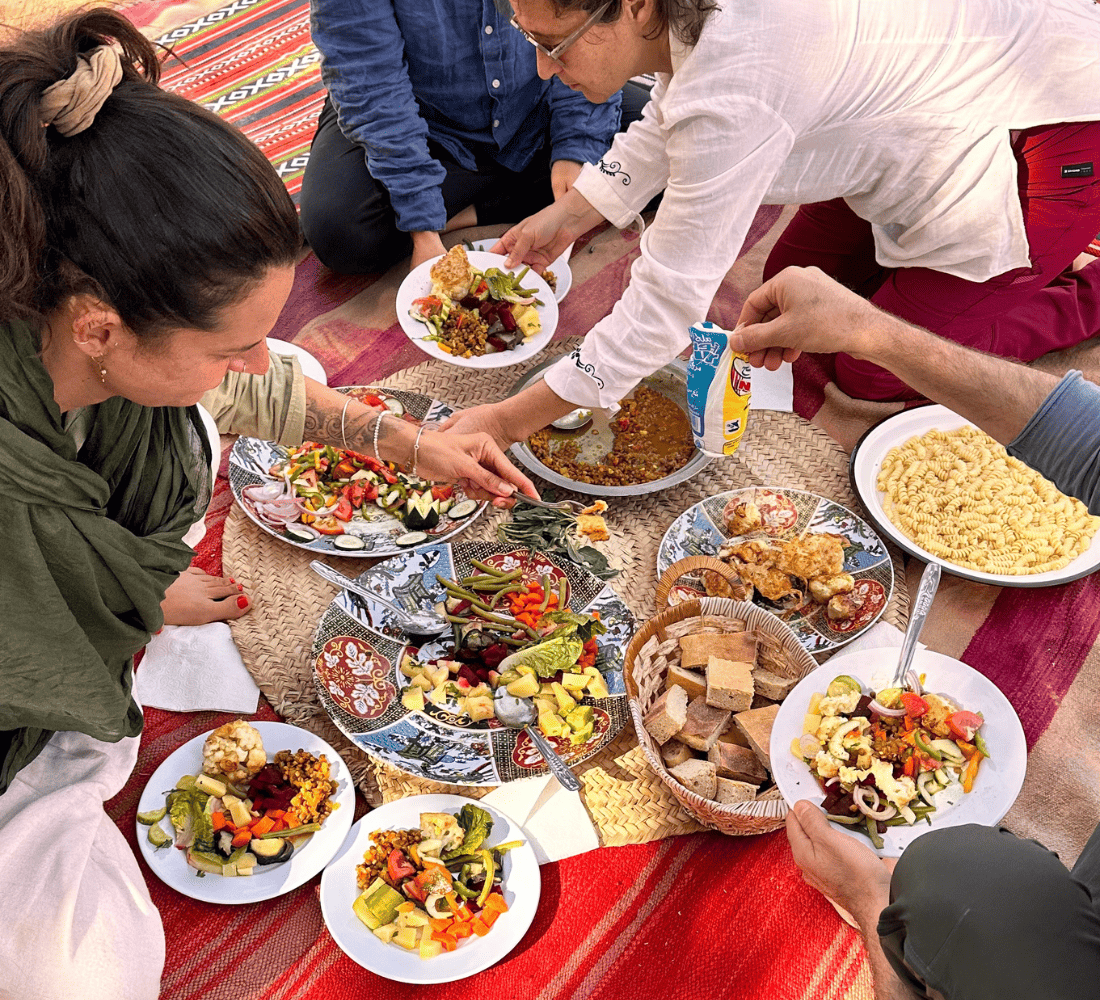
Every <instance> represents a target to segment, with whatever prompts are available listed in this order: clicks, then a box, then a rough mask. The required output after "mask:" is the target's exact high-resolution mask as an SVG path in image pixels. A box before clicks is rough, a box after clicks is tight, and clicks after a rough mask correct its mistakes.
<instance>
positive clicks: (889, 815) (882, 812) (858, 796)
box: [852, 785, 898, 820]
mask: <svg viewBox="0 0 1100 1000" xmlns="http://www.w3.org/2000/svg"><path fill="white" fill-rule="evenodd" d="M868 795H873V796H874V801H873V802H870V803H868V802H867V796H868ZM852 801H853V802H855V804H856V806H857V807H858V809H859V811H860V812H861V813H863V815H864V816H870V817H871V819H879V820H887V819H893V818H894V817H895V816H896V815H897V814H898V811H897V809H896V808H895V807H894V806H892V805H891V804H890V803H889V802H885V801H884V800H883V799H881V798H880V797H879V794H878V790H877V789H875V788H868V787H867V786H866V785H856V787H855V788H853V789H852ZM880 803H882V804H880Z"/></svg>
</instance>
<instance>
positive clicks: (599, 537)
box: [577, 514, 611, 542]
mask: <svg viewBox="0 0 1100 1000" xmlns="http://www.w3.org/2000/svg"><path fill="white" fill-rule="evenodd" d="M577 534H578V535H584V536H585V537H587V538H590V539H592V541H594V542H606V541H607V540H608V539H609V538H610V537H611V532H609V531H608V530H607V522H606V521H605V520H604V519H603V518H602V517H600V515H599V514H578V515H577Z"/></svg>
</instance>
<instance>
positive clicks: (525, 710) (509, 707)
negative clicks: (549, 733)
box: [493, 686, 581, 792]
mask: <svg viewBox="0 0 1100 1000" xmlns="http://www.w3.org/2000/svg"><path fill="white" fill-rule="evenodd" d="M493 711H494V712H495V713H496V717H497V719H498V720H499V721H500V722H502V723H503V724H504V725H506V726H507V727H508V728H509V729H522V730H523V731H524V732H525V733H526V734H527V735H528V736H529V737H530V738H531V742H532V743H534V744H535V746H536V747H537V748H538V751H539V753H541V754H542V759H543V760H545V761H546V763H547V765H548V766H549V767H550V771H551V772H552V773H553V775H554V777H555V778H557V779H558V784H560V785H561V786H562V788H565V789H567V790H568V791H570V792H579V791H580V790H581V783H580V780H579V779H578V778H577V776H576V775H575V774H574V773H573V772H572V771H570V770H569V766H568V765H567V764H566V763H565V761H564V760H562V759H561V758H560V757H559V756H558V755H557V754H556V753H554V748H553V747H552V746H551V745H550V744H549V742H548V741H547V739H546V737H545V736H543V735H542V733H540V732H539V731H538V729H537V728H536V727H535V726H534V725H532V723H533V722H534V721H535V717H536V714H537V713H536V712H535V705H534V703H533V702H532V701H531V699H530V698H517V697H516V696H515V695H514V694H509V693H508V690H507V688H505V687H503V686H501V687H498V688H497V689H496V692H495V693H494V694H493Z"/></svg>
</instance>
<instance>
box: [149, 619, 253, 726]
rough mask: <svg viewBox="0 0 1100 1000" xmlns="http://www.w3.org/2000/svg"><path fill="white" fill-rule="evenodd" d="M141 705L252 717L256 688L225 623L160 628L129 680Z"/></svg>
mask: <svg viewBox="0 0 1100 1000" xmlns="http://www.w3.org/2000/svg"><path fill="white" fill-rule="evenodd" d="M134 696H135V697H136V698H137V700H138V701H139V702H140V703H141V704H142V705H149V706H151V707H152V708H163V709H165V710H166V711H169V712H204V711H211V712H237V713H239V714H241V715H252V714H253V713H255V711H256V708H257V707H258V704H259V697H260V689H259V688H258V687H256V682H255V681H254V680H253V679H252V676H251V675H250V674H249V672H248V670H247V668H246V667H245V665H244V661H243V660H242V659H241V654H240V653H239V652H237V647H236V645H235V644H234V642H233V635H232V633H231V632H230V631H229V626H228V625H226V624H225V622H211V623H210V624H209V625H165V626H164V628H163V629H162V630H161V631H160V632H159V633H158V634H157V635H155V636H153V638H152V639H150V640H149V645H148V646H146V647H145V656H144V657H143V658H142V661H141V664H140V665H139V666H138V669H137V673H136V674H135V677H134Z"/></svg>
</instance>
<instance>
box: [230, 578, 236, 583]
mask: <svg viewBox="0 0 1100 1000" xmlns="http://www.w3.org/2000/svg"><path fill="white" fill-rule="evenodd" d="M229 582H230V583H236V582H237V581H236V580H234V579H233V577H230V578H229Z"/></svg>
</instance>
